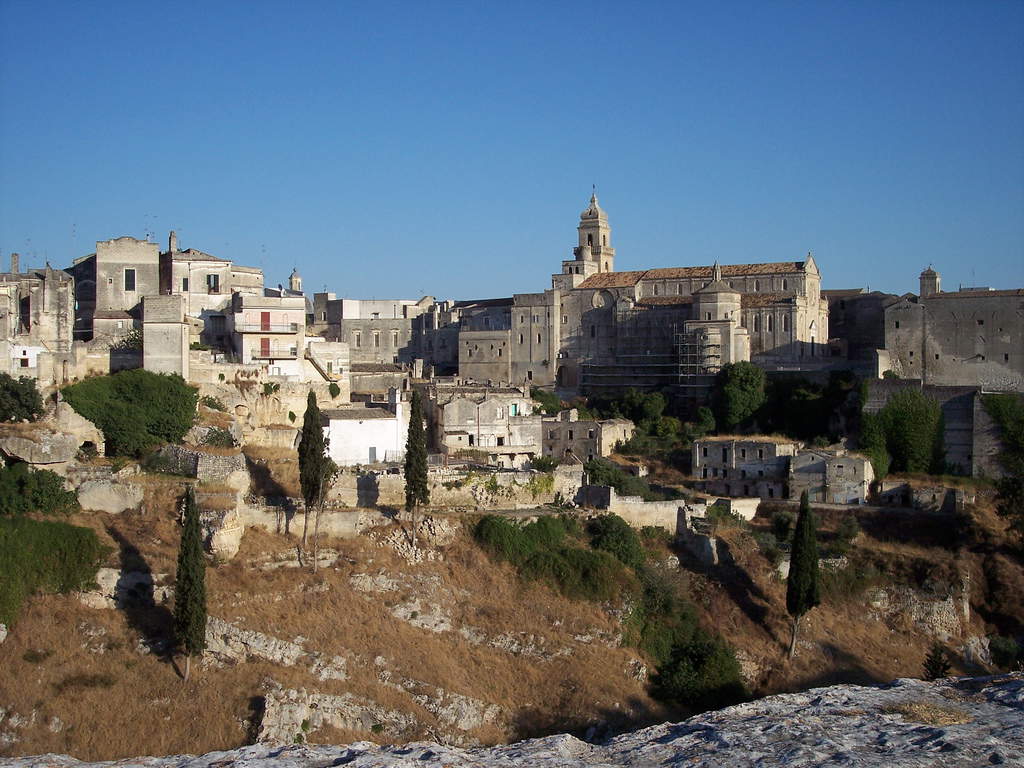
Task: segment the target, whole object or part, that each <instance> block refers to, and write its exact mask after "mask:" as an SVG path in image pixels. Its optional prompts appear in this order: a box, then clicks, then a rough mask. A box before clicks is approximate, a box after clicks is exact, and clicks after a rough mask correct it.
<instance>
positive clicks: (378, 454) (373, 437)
mask: <svg viewBox="0 0 1024 768" xmlns="http://www.w3.org/2000/svg"><path fill="white" fill-rule="evenodd" d="M320 417H321V420H322V423H323V427H324V437H325V438H327V439H328V440H329V441H330V442H329V444H328V449H327V450H328V454H329V455H330V457H331V458H332V459H333V460H334V463H335V464H337V465H338V466H342V467H347V466H354V465H356V464H377V463H382V462H398V461H401V460H402V459H403V457H404V455H405V441H406V438H407V436H408V433H409V413H408V409H407V408H406V406H405V403H403V402H402V399H401V396H400V394H399V392H398V390H396V389H392V390H391V391H390V392H389V393H388V400H387V402H386V403H380V404H374V403H353V404H352V405H346V406H344V407H342V408H328V409H325V410H322V411H321V412H320Z"/></svg>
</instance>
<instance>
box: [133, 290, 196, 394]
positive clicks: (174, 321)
mask: <svg viewBox="0 0 1024 768" xmlns="http://www.w3.org/2000/svg"><path fill="white" fill-rule="evenodd" d="M185 305H186V297H185V296H182V295H178V296H144V297H143V298H142V367H143V368H145V369H146V370H147V371H153V372H154V373H176V374H178V375H179V376H181V377H182V378H183V379H185V380H186V381H187V380H188V378H189V355H188V351H189V326H188V323H187V322H186V319H185Z"/></svg>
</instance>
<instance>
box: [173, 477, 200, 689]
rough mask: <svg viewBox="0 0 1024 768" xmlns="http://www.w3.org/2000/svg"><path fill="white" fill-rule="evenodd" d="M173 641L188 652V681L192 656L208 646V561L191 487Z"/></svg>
mask: <svg viewBox="0 0 1024 768" xmlns="http://www.w3.org/2000/svg"><path fill="white" fill-rule="evenodd" d="M174 642H175V646H176V647H177V649H178V650H179V651H180V652H181V653H184V654H185V680H186V681H187V680H188V676H189V673H190V671H191V669H192V657H193V656H198V655H199V654H201V653H202V652H203V651H204V650H205V649H206V560H205V559H204V557H203V542H202V537H201V535H200V532H199V510H198V509H196V497H195V491H194V490H193V489H192V486H189V488H188V490H187V491H186V492H185V514H184V518H183V520H182V531H181V546H180V547H179V549H178V572H177V576H176V578H175V580H174Z"/></svg>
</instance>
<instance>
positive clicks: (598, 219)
mask: <svg viewBox="0 0 1024 768" xmlns="http://www.w3.org/2000/svg"><path fill="white" fill-rule="evenodd" d="M577 230H578V231H579V234H580V243H579V245H578V246H577V247H576V248H574V249H573V255H574V256H575V257H576V261H590V262H593V263H594V264H595V265H596V266H597V270H596V271H597V272H614V271H615V249H614V248H613V247H612V245H611V241H612V228H611V227H609V226H608V214H607V213H605V212H604V210H603V209H602V208H601V206H600V205H598V204H597V193H596V192H595V193H594V194H592V195H591V196H590V205H589V206H587V209H586V210H585V211H583V213H581V214H580V224H579V226H578V227H577ZM588 272H589V270H588Z"/></svg>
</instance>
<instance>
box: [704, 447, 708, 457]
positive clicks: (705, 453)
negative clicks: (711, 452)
mask: <svg viewBox="0 0 1024 768" xmlns="http://www.w3.org/2000/svg"><path fill="white" fill-rule="evenodd" d="M707 457H708V449H707V448H705V449H704V458H705V459H706V458H707Z"/></svg>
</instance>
